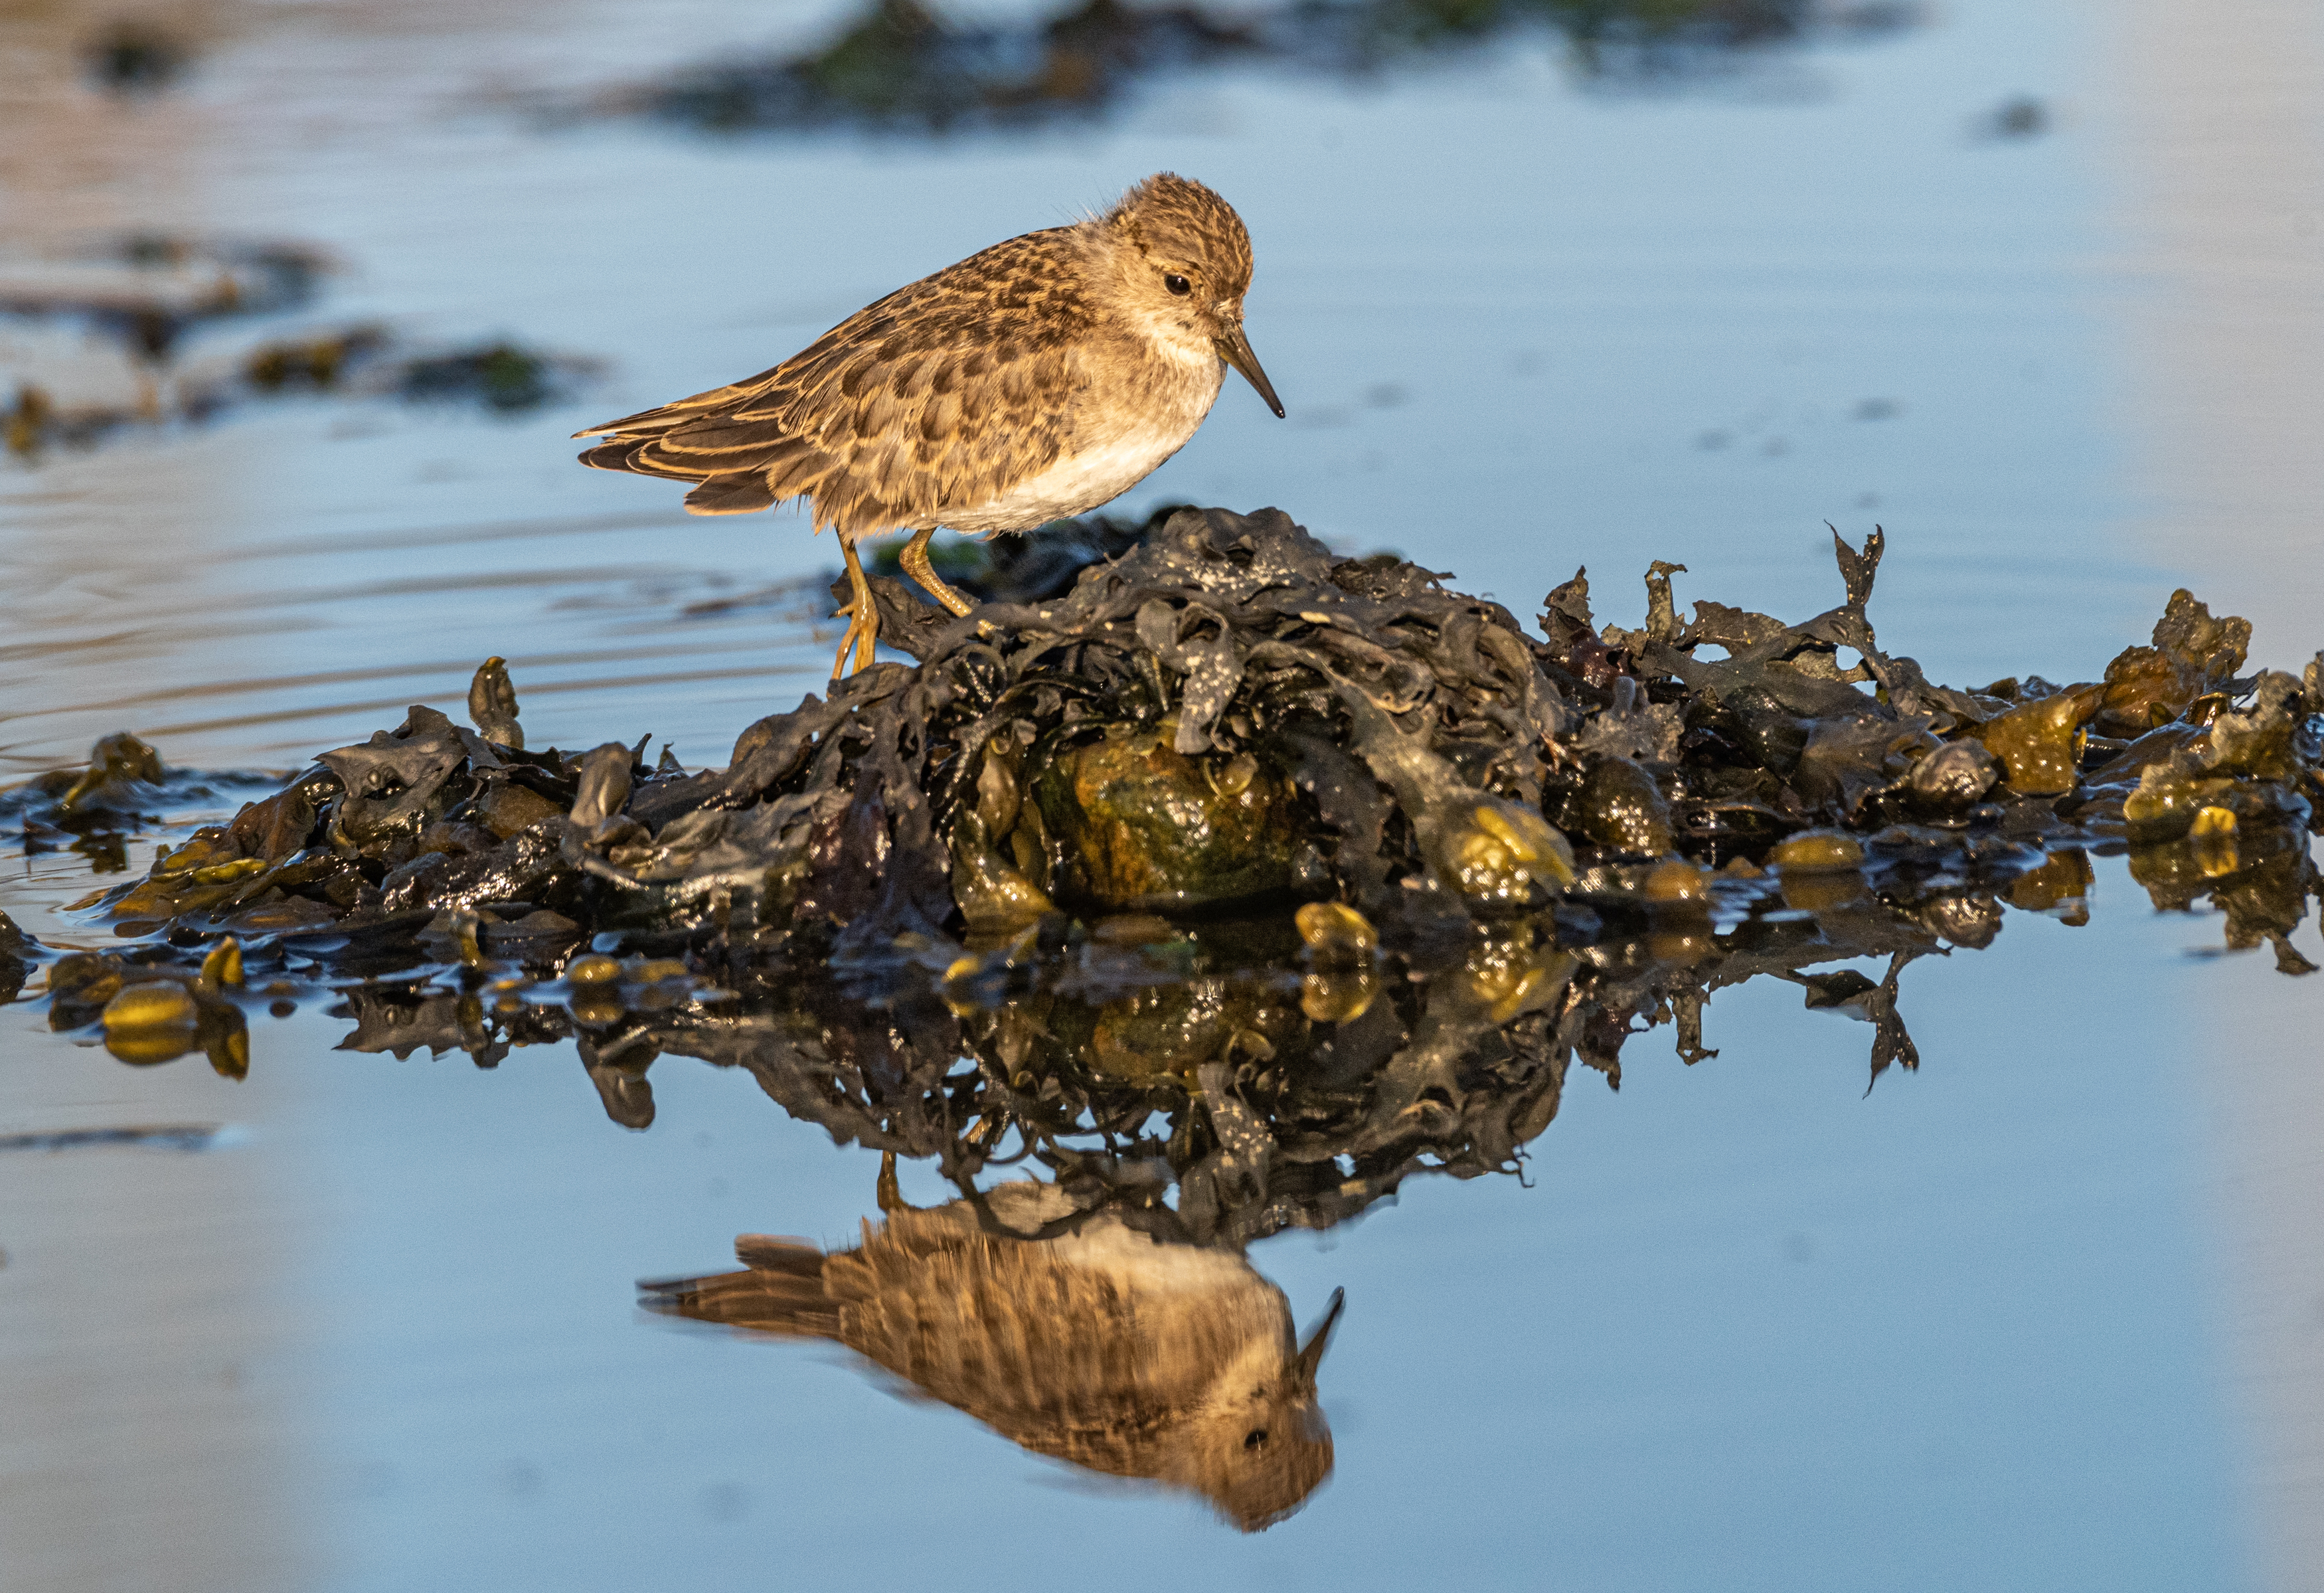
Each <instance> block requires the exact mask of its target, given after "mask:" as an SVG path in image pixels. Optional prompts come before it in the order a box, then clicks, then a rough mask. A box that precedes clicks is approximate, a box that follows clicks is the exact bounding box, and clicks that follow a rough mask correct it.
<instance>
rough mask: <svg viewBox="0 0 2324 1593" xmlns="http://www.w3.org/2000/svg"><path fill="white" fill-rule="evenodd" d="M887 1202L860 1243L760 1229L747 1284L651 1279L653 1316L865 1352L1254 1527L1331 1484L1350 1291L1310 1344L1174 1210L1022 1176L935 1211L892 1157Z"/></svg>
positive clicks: (1104, 1465) (741, 1252)
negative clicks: (814, 1240)
mask: <svg viewBox="0 0 2324 1593" xmlns="http://www.w3.org/2000/svg"><path fill="white" fill-rule="evenodd" d="M880 1188H881V1199H880V1203H881V1209H882V1211H883V1212H884V1214H885V1215H884V1218H883V1220H881V1222H879V1223H877V1224H874V1223H872V1222H871V1221H868V1220H867V1221H866V1222H864V1224H863V1225H862V1243H861V1244H859V1245H858V1246H857V1247H856V1248H853V1249H848V1250H835V1251H833V1252H830V1253H828V1254H826V1253H825V1252H824V1251H823V1250H821V1249H819V1248H816V1246H815V1245H813V1244H811V1243H809V1242H808V1241H807V1240H804V1239H792V1238H776V1237H773V1236H770V1235H766V1234H743V1235H742V1236H740V1237H739V1238H737V1239H736V1240H735V1246H734V1248H735V1255H736V1257H737V1258H738V1259H739V1260H740V1261H741V1262H742V1267H743V1270H742V1271H740V1272H729V1273H721V1274H717V1275H711V1276H705V1277H693V1278H678V1279H671V1280H668V1281H664V1282H658V1283H657V1282H646V1283H641V1284H640V1285H638V1286H639V1289H640V1291H641V1303H643V1304H644V1305H645V1306H646V1307H647V1308H648V1309H650V1310H653V1311H657V1312H662V1313H665V1314H669V1315H674V1316H678V1317H684V1318H687V1319H691V1320H694V1321H705V1322H715V1323H723V1324H725V1325H727V1326H730V1327H733V1328H737V1329H742V1330H746V1331H753V1332H758V1333H765V1334H772V1335H777V1336H781V1337H787V1338H798V1339H822V1340H833V1341H835V1342H837V1343H840V1344H843V1345H844V1346H846V1347H847V1348H848V1349H852V1350H853V1351H855V1352H856V1353H857V1354H858V1355H861V1356H862V1357H864V1358H867V1359H869V1360H871V1362H873V1363H875V1364H876V1365H878V1366H879V1367H882V1368H884V1369H885V1370H886V1371H887V1372H889V1373H890V1374H891V1375H892V1376H894V1377H900V1378H902V1379H903V1380H904V1381H906V1382H908V1383H909V1384H911V1385H913V1386H915V1387H916V1388H917V1389H918V1391H919V1392H921V1393H922V1394H925V1395H930V1396H933V1397H934V1398H936V1399H939V1400H942V1401H943V1402H944V1403H945V1404H949V1405H952V1406H954V1407H955V1408H957V1409H959V1410H961V1411H964V1412H966V1413H968V1414H969V1415H971V1416H973V1417H974V1418H975V1419H976V1420H978V1421H980V1422H982V1423H984V1424H985V1425H986V1426H988V1427H990V1428H991V1429H992V1430H993V1431H994V1432H998V1433H1000V1434H1001V1436H1002V1437H1004V1438H1007V1439H1009V1440H1010V1441H1012V1442H1015V1443H1017V1444H1019V1445H1021V1446H1022V1447H1024V1448H1026V1449H1028V1450H1032V1451H1034V1452H1035V1453H1037V1454H1041V1455H1047V1456H1049V1457H1051V1458H1053V1459H1060V1460H1065V1461H1068V1462H1070V1463H1072V1464H1074V1465H1077V1466H1082V1467H1085V1468H1088V1469H1091V1470H1093V1471H1099V1472H1105V1473H1110V1474H1111V1475H1114V1476H1117V1477H1128V1478H1149V1479H1152V1480H1154V1481H1156V1482H1159V1483H1162V1484H1164V1485H1166V1486H1169V1487H1176V1488H1180V1489H1191V1490H1193V1491H1194V1492H1196V1493H1199V1494H1202V1495H1203V1496H1206V1497H1207V1498H1208V1499H1209V1500H1210V1501H1211V1503H1212V1505H1213V1506H1214V1507H1215V1508H1216V1509H1217V1510H1218V1512H1219V1513H1220V1514H1221V1515H1223V1516H1224V1517H1225V1518H1226V1519H1228V1520H1229V1521H1231V1522H1232V1523H1233V1524H1236V1525H1238V1526H1240V1528H1241V1529H1242V1530H1243V1531H1245V1532H1257V1531H1260V1530H1263V1529H1264V1528H1266V1527H1268V1526H1271V1525H1273V1524H1275V1523H1276V1522H1277V1521H1280V1520H1281V1519H1283V1518H1284V1517H1285V1516H1286V1515H1290V1514H1292V1513H1293V1512H1294V1511H1296V1510H1297V1509H1298V1508H1299V1507H1300V1506H1302V1505H1303V1504H1305V1502H1306V1499H1307V1497H1308V1496H1309V1495H1310V1494H1312V1493H1313V1492H1314V1490H1315V1488H1316V1487H1318V1486H1320V1485H1321V1484H1322V1483H1323V1479H1324V1478H1326V1477H1328V1476H1330V1474H1331V1471H1332V1431H1331V1426H1330V1424H1329V1423H1327V1422H1326V1421H1325V1420H1324V1417H1323V1412H1322V1410H1321V1409H1320V1408H1319V1407H1318V1404H1317V1403H1316V1392H1315V1373H1316V1368H1317V1367H1318V1365H1319V1364H1320V1363H1321V1361H1322V1359H1323V1351H1324V1349H1326V1348H1327V1347H1328V1345H1329V1343H1330V1340H1331V1335H1332V1331H1333V1326H1334V1325H1335V1324H1336V1323H1337V1322H1338V1321H1339V1318H1340V1312H1341V1310H1342V1304H1343V1303H1344V1294H1343V1293H1342V1292H1338V1291H1335V1292H1334V1293H1333V1296H1332V1300H1331V1304H1330V1306H1329V1307H1328V1308H1327V1310H1326V1312H1325V1315H1324V1317H1323V1321H1322V1322H1321V1323H1320V1324H1319V1325H1318V1326H1317V1327H1316V1328H1315V1329H1314V1331H1312V1332H1310V1333H1309V1335H1308V1337H1307V1340H1306V1341H1305V1344H1304V1345H1303V1344H1301V1343H1300V1342H1299V1341H1298V1340H1297V1339H1296V1336H1295V1334H1294V1332H1293V1326H1292V1320H1291V1308H1290V1304H1289V1302H1287V1301H1286V1299H1285V1298H1284V1294H1283V1291H1282V1290H1280V1289H1278V1288H1277V1287H1276V1286H1275V1285H1273V1284H1272V1283H1269V1282H1268V1280H1267V1279H1266V1278H1264V1277H1262V1276H1261V1275H1259V1273H1258V1272H1257V1271H1256V1270H1255V1269H1253V1267H1252V1266H1251V1265H1250V1262H1249V1261H1247V1260H1246V1259H1244V1257H1243V1256H1242V1254H1241V1253H1240V1251H1239V1250H1235V1249H1231V1248H1215V1247H1206V1246H1202V1245H1197V1244H1195V1243H1194V1242H1193V1241H1192V1240H1191V1239H1189V1238H1187V1237H1186V1236H1185V1231H1184V1230H1183V1229H1179V1228H1178V1227H1177V1224H1176V1214H1175V1213H1173V1212H1172V1211H1169V1209H1168V1208H1167V1207H1164V1206H1160V1205H1158V1204H1157V1205H1155V1206H1152V1207H1130V1208H1128V1209H1125V1208H1123V1207H1122V1206H1120V1204H1100V1205H1097V1206H1095V1207H1094V1208H1092V1207H1089V1206H1087V1205H1085V1204H1084V1202H1082V1201H1080V1200H1077V1199H1076V1198H1075V1197H1074V1196H1072V1195H1069V1194H1067V1193H1066V1192H1065V1191H1063V1190H1060V1189H1059V1188H1058V1187H1057V1186H1056V1184H1053V1183H1043V1182H1040V1181H1038V1180H1034V1179H1019V1180H1013V1181H1010V1182H1009V1183H1002V1184H1001V1185H999V1186H997V1187H995V1188H993V1189H991V1190H989V1191H985V1192H982V1193H980V1194H978V1195H977V1196H976V1197H975V1198H973V1199H969V1198H964V1199H961V1200H955V1201H951V1202H946V1203H945V1204H944V1205H941V1206H935V1207H929V1208H926V1209H921V1208H916V1207H912V1206H908V1205H906V1204H905V1203H904V1202H902V1201H901V1200H900V1199H899V1198H898V1197H897V1196H896V1192H895V1191H896V1180H895V1163H894V1157H893V1156H892V1154H891V1155H890V1156H889V1157H888V1158H887V1159H886V1160H885V1162H884V1163H883V1165H882V1168H881V1179H880Z"/></svg>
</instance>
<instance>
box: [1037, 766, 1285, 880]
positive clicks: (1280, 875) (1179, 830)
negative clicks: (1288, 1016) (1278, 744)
mask: <svg viewBox="0 0 2324 1593" xmlns="http://www.w3.org/2000/svg"><path fill="white" fill-rule="evenodd" d="M1176 734H1177V727H1176V724H1165V725H1163V726H1160V727H1157V728H1145V727H1140V726H1136V725H1126V724H1125V725H1114V726H1110V727H1109V728H1108V729H1107V730H1106V731H1105V732H1104V733H1103V734H1102V736H1100V737H1099V738H1098V739H1097V740H1095V741H1088V742H1085V743H1083V744H1081V745H1079V746H1074V747H1071V748H1068V749H1067V750H1065V751H1064V752H1063V753H1062V754H1060V755H1058V756H1057V757H1056V758H1054V759H1052V760H1050V761H1049V763H1048V765H1047V767H1046V768H1045V769H1042V770H1041V771H1040V773H1039V774H1038V775H1037V777H1036V778H1035V779H1034V782H1033V797H1034V800H1035V802H1036V803H1037V804H1038V806H1039V807H1040V813H1041V824H1042V826H1043V829H1044V831H1045V832H1046V833H1047V838H1048V843H1049V854H1050V855H1049V875H1050V884H1051V890H1052V892H1053V894H1054V895H1055V896H1056V898H1058V899H1060V900H1061V901H1065V902H1067V903H1070V904H1073V905H1074V906H1076V907H1092V908H1098V909H1102V910H1107V911H1116V912H1120V911H1161V912H1170V911H1185V910H1186V909H1189V908H1194V907H1216V906H1218V905H1220V904H1222V903H1227V902H1247V901H1258V900H1262V899H1264V898H1269V897H1282V896H1286V895H1289V894H1291V893H1292V892H1293V891H1294V890H1296V889H1297V888H1298V887H1299V886H1300V885H1301V884H1302V882H1303V880H1304V879H1305V873H1304V871H1303V869H1302V866H1301V865H1302V854H1303V852H1305V851H1306V850H1307V840H1306V824H1305V822H1304V821H1303V818H1302V815H1300V813H1299V811H1298V804H1297V800H1296V793H1294V792H1293V791H1292V789H1291V787H1290V786H1289V785H1288V784H1287V783H1286V781H1285V780H1284V779H1283V778H1281V777H1280V776H1278V775H1276V774H1275V773H1273V772H1272V771H1270V770H1268V769H1265V768H1263V767H1262V766H1260V765H1259V763H1258V761H1257V760H1255V759H1252V758H1250V757H1249V756H1248V755H1243V756H1239V757H1234V758H1227V757H1215V756H1204V757H1199V758H1190V757H1188V756H1187V755H1186V754H1185V753H1183V752H1180V751H1178V750H1176V748H1175V747H1174V746H1173V745H1172V742H1173V741H1174V740H1175V738H1176Z"/></svg>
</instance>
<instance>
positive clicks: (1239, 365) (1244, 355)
mask: <svg viewBox="0 0 2324 1593" xmlns="http://www.w3.org/2000/svg"><path fill="white" fill-rule="evenodd" d="M1218 345H1219V357H1220V358H1221V359H1222V360H1224V361H1226V363H1227V364H1230V365H1232V366H1233V367H1234V368H1235V369H1236V370H1238V371H1240V372H1241V373H1242V379H1243V380H1244V381H1245V382H1250V384H1251V385H1252V386H1253V387H1255V388H1257V389H1259V397H1261V398H1263V399H1265V400H1266V401H1267V407H1268V409H1270V410H1274V411H1275V418H1276V419H1277V420H1280V419H1283V401H1282V400H1281V399H1279V398H1277V397H1276V396H1275V383H1273V382H1269V381H1268V379H1267V373H1266V372H1265V371H1262V370H1260V369H1259V356H1258V355H1255V354H1253V353H1251V352H1250V338H1248V337H1246V336H1243V335H1242V323H1241V322H1240V321H1236V322H1234V323H1233V324H1232V325H1231V326H1230V327H1227V329H1226V330H1225V331H1224V332H1222V333H1221V334H1220V335H1219V339H1218Z"/></svg>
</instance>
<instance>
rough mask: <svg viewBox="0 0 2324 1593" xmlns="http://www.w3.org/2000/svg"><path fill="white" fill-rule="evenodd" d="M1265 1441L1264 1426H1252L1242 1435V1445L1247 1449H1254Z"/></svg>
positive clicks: (1265, 1432)
mask: <svg viewBox="0 0 2324 1593" xmlns="http://www.w3.org/2000/svg"><path fill="white" fill-rule="evenodd" d="M1266 1441H1267V1429H1266V1428H1264V1427H1254V1428H1252V1429H1251V1430H1250V1432H1246V1433H1244V1434H1243V1435H1242V1447H1243V1448H1245V1449H1247V1450H1255V1449H1257V1448H1259V1446H1260V1445H1261V1444H1263V1443H1265V1442H1266Z"/></svg>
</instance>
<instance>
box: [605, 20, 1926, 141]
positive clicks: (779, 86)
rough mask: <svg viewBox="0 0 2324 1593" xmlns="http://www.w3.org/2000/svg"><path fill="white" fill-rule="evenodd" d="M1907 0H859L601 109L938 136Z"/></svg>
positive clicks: (1586, 56) (1641, 61) (699, 121)
mask: <svg viewBox="0 0 2324 1593" xmlns="http://www.w3.org/2000/svg"><path fill="white" fill-rule="evenodd" d="M1914 14H1915V13H1914V8H1913V7H1911V6H1910V5H1903V4H1887V5H1878V4H1874V5H1855V6H1840V7H1831V6H1821V5H1814V4H1812V3H1811V0H1353V3H1351V4H1316V3H1313V0H1309V3H1302V4H1291V5H1277V6H1275V7H1273V8H1271V9H1263V10H1260V11H1258V12H1250V11H1242V10H1238V11H1236V12H1234V13H1232V14H1231V20H1230V19H1228V18H1221V17H1213V16H1211V15H1209V14H1206V13H1204V12H1203V11H1202V10H1199V9H1197V8H1194V7H1191V6H1185V5H1161V6H1151V7H1148V6H1130V5H1123V4H1121V3H1120V0H1086V3H1085V4H1084V5H1080V6H1079V7H1077V8H1076V9H1074V10H1071V11H1068V12H1065V13H1064V14H1059V15H1057V16H1055V17H1053V18H1051V19H1050V20H1048V21H1047V22H1042V23H1028V24H1019V25H1001V24H987V25H982V26H963V25H956V24H954V23H950V22H948V21H946V20H945V18H944V17H942V16H941V15H939V14H936V12H934V11H931V10H929V9H927V8H926V7H925V6H923V5H920V4H919V3H918V0H873V4H872V5H871V7H870V9H868V10H867V11H866V12H864V13H863V14H862V15H861V16H860V17H859V18H858V19H857V20H855V21H854V22H853V23H851V24H850V25H848V26H847V27H845V28H844V29H843V30H842V31H841V32H839V33H838V34H837V35H836V36H835V37H834V38H833V39H832V40H831V41H829V42H828V43H826V44H825V45H824V46H823V47H822V48H821V49H819V50H816V51H813V52H811V53H808V54H805V55H799V56H790V57H777V58H773V59H770V60H759V61H749V60H745V61H740V62H733V61H728V62H721V63H718V64H716V65H707V66H703V67H698V68H695V69H690V70H687V71H685V72H682V73H680V74H678V75H677V76H675V77H673V78H669V79H668V80H667V81H665V82H662V83H660V84H657V85H650V86H644V87H638V88H634V89H632V90H629V91H627V92H625V93H622V94H620V95H617V96H615V97H613V99H612V100H611V101H610V108H611V109H613V110H615V111H617V112H622V113H634V114H642V115H651V116H655V117H658V118H660V119H662V120H666V121H671V122H678V123H681V124H685V125H687V126H692V127H699V128H702V129H705V130H706V131H710V132H736V131H742V130H745V129H763V128H812V127H825V126H848V125H853V126H863V127H874V128H885V129H908V130H917V131H923V132H946V131H954V130H957V129H960V128H963V127H968V126H978V125H996V124H997V125H1013V124H1026V123H1030V122H1037V121H1040V120H1043V119H1046V118H1055V117H1058V116H1077V115H1090V114H1092V113H1093V112H1096V111H1099V110H1102V109H1103V108H1104V107H1106V106H1109V105H1111V104H1112V103H1114V102H1115V101H1117V100H1119V99H1120V97H1122V96H1123V95H1125V94H1126V93H1127V92H1128V91H1129V90H1130V87H1132V86H1133V85H1134V84H1136V83H1137V82H1139V80H1141V79H1144V78H1150V77H1153V76H1155V75H1157V74H1159V73H1163V72H1167V71H1172V70H1184V69H1190V68H1195V67H1201V66H1206V65H1213V64H1219V65H1223V64H1231V63H1253V64H1264V65H1269V66H1277V67H1291V68H1294V69H1305V70H1311V71H1323V72H1330V73H1334V74H1340V75H1362V74H1369V73H1372V72H1376V71H1378V70H1379V69H1382V68H1383V67H1385V66H1387V65H1388V64H1390V63H1391V62H1394V61H1396V60H1401V59H1405V58H1408V57H1414V56H1419V55H1425V54H1430V53H1437V52H1443V51H1448V50H1454V49H1459V48H1462V47H1467V46H1474V45H1478V44H1481V43H1484V42H1486V41H1490V40H1493V39H1495V38H1497V37H1500V36H1503V35H1509V34H1515V33H1518V32H1523V31H1526V30H1541V29H1548V30H1553V31H1554V32H1556V33H1558V34H1560V35H1562V36H1563V37H1564V38H1565V39H1567V40H1568V41H1570V42H1571V45H1572V57H1573V60H1574V61H1575V63H1576V64H1577V66H1578V67H1579V68H1580V69H1582V71H1584V72H1585V73H1588V74H1590V75H1591V76H1594V77H1601V78H1604V77H1616V76H1620V77H1629V78H1637V77H1671V76H1676V75H1682V74H1684V73H1687V72H1690V71H1694V70H1699V69H1701V68H1702V67H1704V66H1705V65H1707V64H1708V63H1710V62H1711V61H1713V60H1719V59H1720V58H1722V57H1724V56H1728V55H1731V54H1732V53H1733V52H1735V51H1740V50H1746V49H1749V48H1752V47H1757V46H1764V45H1768V44H1775V43H1782V42H1788V41H1796V40H1800V39H1803V38H1807V37H1810V36H1812V35H1814V34H1817V33H1819V32H1845V33H1851V34H1864V33H1871V32H1883V31H1887V30H1892V29H1895V28H1899V27H1903V26H1906V25H1909V24H1910V23H1911V22H1912V21H1913V19H1914Z"/></svg>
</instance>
